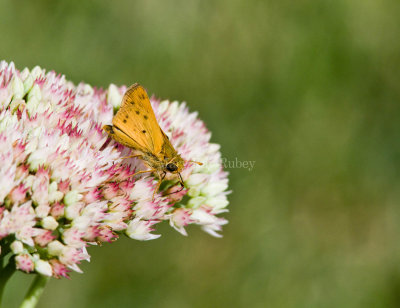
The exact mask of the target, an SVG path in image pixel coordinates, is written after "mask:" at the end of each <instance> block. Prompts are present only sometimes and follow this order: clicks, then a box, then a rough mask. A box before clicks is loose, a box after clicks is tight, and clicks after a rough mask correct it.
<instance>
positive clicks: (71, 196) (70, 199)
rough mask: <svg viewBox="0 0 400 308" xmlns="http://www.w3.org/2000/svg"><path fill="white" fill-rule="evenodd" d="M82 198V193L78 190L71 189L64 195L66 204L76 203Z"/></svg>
mask: <svg viewBox="0 0 400 308" xmlns="http://www.w3.org/2000/svg"><path fill="white" fill-rule="evenodd" d="M81 199H82V195H81V194H80V193H78V192H77V191H76V190H71V191H70V192H68V193H66V195H65V196H64V203H65V205H66V206H70V205H74V204H75V203H77V202H78V201H79V200H81Z"/></svg>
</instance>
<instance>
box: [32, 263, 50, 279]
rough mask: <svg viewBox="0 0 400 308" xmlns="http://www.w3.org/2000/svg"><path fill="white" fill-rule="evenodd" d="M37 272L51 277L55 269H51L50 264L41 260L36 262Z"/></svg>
mask: <svg viewBox="0 0 400 308" xmlns="http://www.w3.org/2000/svg"><path fill="white" fill-rule="evenodd" d="M35 271H36V272H38V273H39V274H42V275H44V276H49V277H50V276H51V275H52V274H53V269H52V268H51V265H50V263H49V262H47V261H43V260H40V259H39V260H37V261H35Z"/></svg>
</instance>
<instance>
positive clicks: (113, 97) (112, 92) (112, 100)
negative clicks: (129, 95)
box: [107, 83, 122, 109]
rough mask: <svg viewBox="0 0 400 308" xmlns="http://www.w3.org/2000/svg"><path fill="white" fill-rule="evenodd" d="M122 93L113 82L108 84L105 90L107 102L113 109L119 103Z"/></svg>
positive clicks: (117, 106) (116, 107)
mask: <svg viewBox="0 0 400 308" xmlns="http://www.w3.org/2000/svg"><path fill="white" fill-rule="evenodd" d="M121 100H122V95H121V94H120V93H119V90H118V88H117V86H116V85H115V84H113V83H112V84H110V86H109V87H108V92H107V103H108V104H110V105H112V106H113V108H114V109H118V108H119V106H120V105H121Z"/></svg>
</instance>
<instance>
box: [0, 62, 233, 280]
mask: <svg viewBox="0 0 400 308" xmlns="http://www.w3.org/2000/svg"><path fill="white" fill-rule="evenodd" d="M125 90H126V87H125V86H122V87H117V86H115V85H110V86H109V88H108V89H107V90H102V89H96V88H92V87H91V86H89V85H88V84H84V83H81V84H79V85H77V86H76V85H74V84H73V83H71V82H69V81H67V80H66V79H65V77H64V76H61V75H57V74H56V73H55V72H48V73H46V72H45V71H44V70H43V69H41V68H39V67H35V68H34V69H33V70H31V71H29V70H28V69H24V70H23V71H18V70H17V69H15V67H14V64H13V63H9V64H8V63H6V62H4V61H3V62H0V249H1V253H0V257H3V256H5V255H7V254H9V255H11V256H12V258H13V259H14V261H15V264H16V267H17V269H19V270H21V271H24V272H33V271H35V272H38V273H41V274H43V275H47V276H54V277H62V276H64V277H67V273H68V272H69V271H70V270H74V271H78V272H80V271H81V270H80V269H79V267H78V264H79V263H80V262H81V261H82V260H89V258H90V256H89V254H88V252H87V250H86V248H87V246H88V245H96V244H98V243H101V242H111V241H113V240H115V239H117V237H118V236H119V235H121V234H126V235H128V236H129V237H131V238H133V239H137V240H149V239H155V238H157V237H159V236H160V235H157V234H153V233H152V231H154V225H155V224H157V223H159V222H161V221H164V220H167V221H169V223H170V225H171V226H172V227H173V228H175V229H176V230H178V231H179V232H180V233H182V234H184V235H186V231H185V229H184V227H185V226H186V225H188V224H198V225H200V226H201V227H202V228H203V230H205V231H206V232H208V233H210V234H211V235H213V236H219V234H218V233H217V231H220V230H221V226H222V225H224V224H226V223H227V221H226V220H225V219H223V218H221V217H218V216H217V215H218V214H220V213H222V212H225V211H226V209H225V208H226V206H227V205H228V201H227V198H226V195H227V192H226V189H227V187H228V180H227V173H226V172H224V171H223V170H222V165H221V159H220V152H219V146H218V145H217V144H212V143H210V142H209V140H210V133H209V132H208V131H207V129H206V128H205V126H204V123H203V122H202V121H200V120H198V119H197V114H196V113H189V111H188V109H187V108H186V106H185V104H179V103H178V102H172V103H171V102H169V101H162V102H160V101H158V100H155V99H152V101H151V103H152V106H153V109H154V112H155V114H156V117H157V119H158V121H159V124H160V126H161V127H162V129H163V130H164V132H165V133H166V134H167V135H168V136H169V137H170V140H171V142H172V144H173V145H174V147H175V149H176V150H177V151H178V152H179V153H180V154H181V156H182V157H183V158H184V159H185V160H190V159H193V160H197V161H201V162H203V163H204V164H203V165H202V166H198V165H195V164H192V163H187V165H186V166H185V169H184V171H183V172H182V177H183V180H184V183H185V187H186V188H185V189H184V190H182V191H181V192H179V193H175V194H169V195H167V194H168V193H170V192H172V191H174V190H176V188H177V187H178V186H177V181H176V179H174V178H173V177H170V178H167V180H166V182H165V184H164V183H163V185H162V189H161V191H160V192H159V193H157V194H156V198H155V199H154V200H153V199H152V194H153V191H154V189H155V187H156V184H157V179H155V178H154V177H153V176H151V175H145V176H133V175H134V173H135V172H137V171H139V170H145V168H146V166H144V164H143V163H142V162H141V161H140V160H139V159H137V158H130V159H123V157H125V156H128V155H129V154H130V151H131V150H130V149H128V148H126V147H124V146H122V145H120V144H118V143H116V142H115V141H113V140H110V139H109V138H108V137H107V135H106V133H105V132H104V131H103V130H102V126H103V125H104V124H110V123H111V121H112V118H113V115H114V112H116V111H117V110H118V108H119V104H120V102H121V99H122V95H123V93H124V91H125Z"/></svg>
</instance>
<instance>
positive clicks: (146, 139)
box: [113, 83, 164, 154]
mask: <svg viewBox="0 0 400 308" xmlns="http://www.w3.org/2000/svg"><path fill="white" fill-rule="evenodd" d="M113 125H114V126H115V127H116V128H117V130H115V129H114V133H115V134H118V135H119V136H120V138H122V139H128V141H127V140H124V141H125V143H123V142H120V141H119V140H117V139H116V140H117V141H118V142H120V143H122V144H124V145H126V143H129V142H130V141H129V139H131V140H133V141H134V143H135V144H132V145H131V146H129V145H127V146H129V147H134V148H136V149H137V150H140V151H144V150H146V151H147V152H150V153H153V154H158V153H160V152H161V150H162V147H163V143H164V135H163V133H162V131H161V129H160V126H159V125H158V123H157V120H156V117H155V115H154V112H153V109H152V107H151V104H150V100H149V97H148V95H147V93H146V90H145V89H144V88H143V87H142V86H140V85H139V84H137V83H135V84H134V85H132V86H130V87H129V89H128V90H127V91H126V93H125V95H124V97H123V99H122V103H121V108H120V109H119V110H118V112H117V114H116V115H115V117H114V118H113ZM118 130H120V132H118ZM119 133H120V134H119ZM121 134H124V135H126V136H125V137H126V138H124V135H121Z"/></svg>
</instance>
